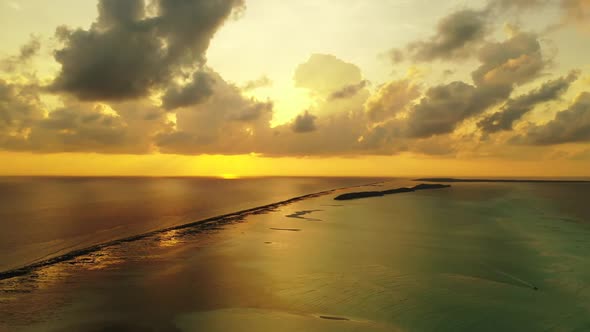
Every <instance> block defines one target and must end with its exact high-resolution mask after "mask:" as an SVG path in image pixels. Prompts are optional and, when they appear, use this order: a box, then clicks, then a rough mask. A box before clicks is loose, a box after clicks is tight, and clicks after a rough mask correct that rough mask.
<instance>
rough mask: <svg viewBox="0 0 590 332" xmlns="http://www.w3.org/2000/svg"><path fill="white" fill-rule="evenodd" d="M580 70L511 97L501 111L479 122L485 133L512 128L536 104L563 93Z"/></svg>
mask: <svg viewBox="0 0 590 332" xmlns="http://www.w3.org/2000/svg"><path fill="white" fill-rule="evenodd" d="M578 76H579V72H576V71H574V72H571V73H570V74H569V75H567V76H565V77H561V78H559V79H556V80H552V81H547V82H545V83H543V85H542V86H541V87H539V88H538V89H535V90H533V91H530V92H529V93H527V94H524V95H521V96H518V97H516V98H514V99H510V100H508V101H507V102H506V104H504V106H503V107H502V109H501V110H500V111H499V112H495V113H493V114H490V115H488V116H486V117H484V118H483V119H482V120H481V121H479V122H478V127H479V128H480V129H481V131H482V132H483V133H495V132H498V131H502V130H512V125H513V124H514V122H516V121H517V120H520V119H521V118H522V117H523V116H524V115H525V114H526V113H528V112H530V111H531V110H532V109H533V108H534V107H535V106H536V105H538V104H540V103H544V102H548V101H552V100H555V99H557V98H559V97H560V96H561V95H563V94H564V93H565V92H566V91H567V90H568V88H569V87H570V85H571V84H572V83H573V82H574V81H575V80H576V79H577V78H578Z"/></svg>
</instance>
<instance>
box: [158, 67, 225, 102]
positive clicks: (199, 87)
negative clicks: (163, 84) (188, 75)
mask: <svg viewBox="0 0 590 332" xmlns="http://www.w3.org/2000/svg"><path fill="white" fill-rule="evenodd" d="M213 84H215V80H214V79H213V78H212V77H211V76H210V75H209V74H208V73H207V72H205V71H203V70H199V71H196V72H195V73H194V74H193V77H192V79H191V81H190V82H189V83H188V84H187V85H185V86H178V85H176V84H174V85H172V87H170V88H168V90H166V94H165V95H164V97H162V106H163V107H164V108H165V109H167V110H172V109H175V108H179V107H186V106H190V105H194V104H198V103H200V102H202V101H203V100H205V99H206V98H208V97H209V96H211V94H212V93H213Z"/></svg>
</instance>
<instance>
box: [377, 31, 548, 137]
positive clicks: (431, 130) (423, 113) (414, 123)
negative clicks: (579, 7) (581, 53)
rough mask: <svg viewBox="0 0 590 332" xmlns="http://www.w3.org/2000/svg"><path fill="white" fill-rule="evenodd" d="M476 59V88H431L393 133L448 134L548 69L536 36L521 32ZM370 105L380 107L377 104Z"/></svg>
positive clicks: (448, 85) (484, 50)
mask: <svg viewBox="0 0 590 332" xmlns="http://www.w3.org/2000/svg"><path fill="white" fill-rule="evenodd" d="M478 59H479V61H480V62H481V63H480V66H479V67H478V68H477V69H476V70H475V71H474V72H473V73H472V78H473V81H474V83H475V84H473V85H472V84H468V83H465V82H462V81H455V82H451V83H446V84H441V85H438V86H433V87H430V88H429V89H428V90H427V91H426V93H425V95H424V96H423V97H422V98H421V99H420V101H419V102H418V103H416V104H415V105H413V106H411V107H410V108H409V110H408V112H407V117H406V118H405V119H404V120H403V121H400V122H399V123H398V122H396V130H395V132H396V133H398V134H399V135H401V136H402V137H409V138H422V139H424V138H429V137H431V136H435V135H444V134H450V133H452V132H453V131H454V130H455V129H456V128H457V127H458V126H459V125H460V124H461V123H462V122H463V121H464V120H466V119H468V118H471V117H474V116H476V115H478V114H481V113H483V112H484V111H486V110H487V109H488V108H490V107H491V106H493V105H495V104H498V103H500V102H502V101H503V100H505V99H506V98H508V97H509V96H510V94H511V93H512V90H513V89H514V86H516V85H519V84H524V83H526V82H529V81H531V80H532V79H534V78H536V77H538V75H539V74H540V73H541V71H542V69H544V68H545V66H546V65H547V60H546V59H544V57H543V55H542V53H541V47H540V44H539V42H538V40H537V37H536V35H534V34H530V33H522V32H519V33H517V34H515V35H514V36H512V37H511V38H509V39H508V40H505V41H502V42H488V43H486V44H485V45H484V46H482V47H481V49H480V50H479V51H478ZM402 90H403V89H402ZM393 91H396V92H397V91H399V90H398V89H397V88H394V89H393ZM387 95H388V94H384V95H383V97H384V96H387ZM393 100H398V101H399V100H402V101H404V102H402V104H401V105H405V103H406V101H405V98H403V97H402V98H400V97H399V96H398V97H396V98H394V99H393ZM372 103H374V104H376V105H379V103H380V101H379V99H377V101H372ZM383 103H387V101H384V102H383ZM376 110H379V108H376ZM373 113H374V114H376V112H373ZM373 117H375V115H373Z"/></svg>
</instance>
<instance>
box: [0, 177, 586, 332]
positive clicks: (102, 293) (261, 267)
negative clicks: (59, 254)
mask: <svg viewBox="0 0 590 332" xmlns="http://www.w3.org/2000/svg"><path fill="white" fill-rule="evenodd" d="M408 183H409V182H408V181H395V182H391V183H388V185H387V186H384V187H381V188H383V189H388V188H389V187H398V186H402V185H407V184H408ZM410 184H411V183H410ZM365 189H366V190H374V187H371V188H365ZM356 190H358V188H357V189H355V191H356ZM379 190H381V189H379ZM572 192H574V193H576V194H575V195H573V194H572V195H569V194H568V193H572ZM339 193H342V192H334V193H330V194H327V195H324V196H320V197H315V198H310V199H306V200H303V201H299V202H296V203H293V204H290V205H286V206H280V207H277V208H275V209H271V210H268V211H265V212H266V213H263V214H251V215H247V216H243V218H242V217H236V218H233V219H226V220H222V221H219V222H217V223H214V224H211V225H208V226H207V227H203V225H201V226H195V227H194V228H192V229H191V228H189V229H184V230H177V231H170V232H167V233H162V234H154V235H153V236H151V237H149V238H145V239H142V240H139V241H133V242H128V243H121V244H119V245H117V246H113V247H109V248H105V249H102V250H100V251H98V252H94V253H91V254H89V255H86V256H81V257H78V258H76V259H74V260H73V261H70V262H64V263H59V264H55V265H52V266H49V267H46V268H42V269H40V270H38V271H36V272H35V273H33V274H31V275H28V276H24V277H19V278H12V279H8V280H4V281H1V282H0V289H2V292H1V293H0V327H2V326H3V327H4V328H5V329H7V331H61V332H69V331H268V330H280V331H310V330H313V331H586V330H589V329H590V287H588V285H589V284H588V280H590V263H589V260H588V259H587V257H588V256H589V254H590V227H589V223H588V222H589V221H590V219H588V216H589V215H588V212H589V211H588V208H587V207H585V205H586V200H585V199H584V197H588V194H590V185H589V184H519V183H510V184H506V183H485V184H479V183H458V184H453V187H452V188H448V189H439V190H431V191H421V192H413V193H404V194H396V195H391V196H384V197H376V198H369V199H361V200H354V201H345V202H336V201H334V200H333V198H334V197H335V196H336V195H337V194H339ZM303 211H305V212H307V213H304V214H303V213H302V212H303ZM260 212H261V211H260ZM293 216H298V217H293ZM292 230H298V231H292Z"/></svg>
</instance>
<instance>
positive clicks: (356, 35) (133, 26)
mask: <svg viewBox="0 0 590 332" xmlns="http://www.w3.org/2000/svg"><path fill="white" fill-rule="evenodd" d="M0 22H2V23H0V24H1V26H2V29H0V41H1V43H0V161H1V162H0V174H4V175H29V174H35V175H182V176H186V175H200V176H225V177H233V176H261V175H323V176H325V175H338V176H340V175H354V176H414V175H445V176H590V0H488V1H484V0H481V1H458V0H452V1H426V0H372V1H367V0H322V1H318V0H300V1H276V0H145V1H144V0H99V1H97V0H77V1H72V0H52V1H47V0H0Z"/></svg>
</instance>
